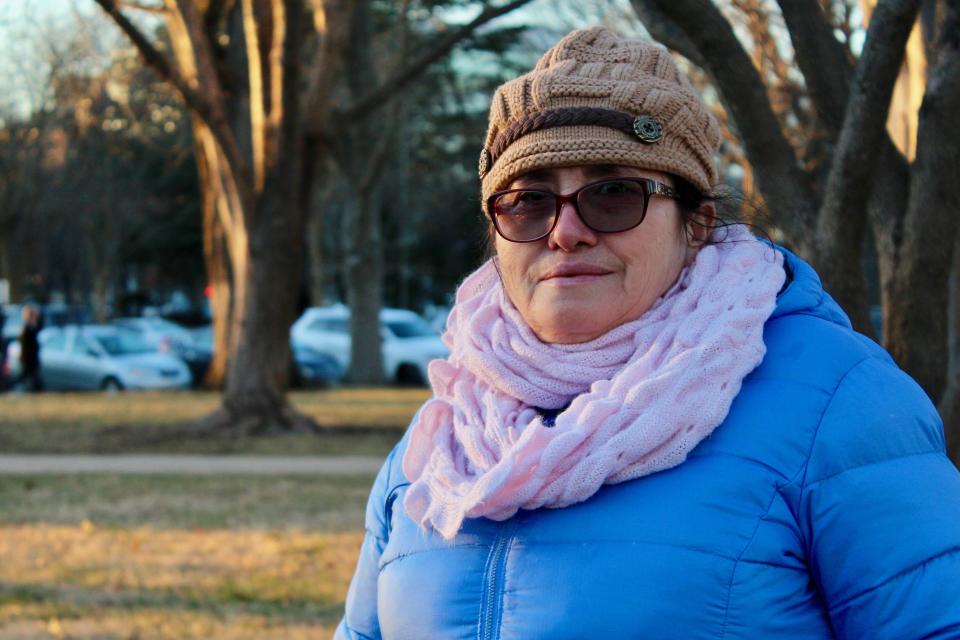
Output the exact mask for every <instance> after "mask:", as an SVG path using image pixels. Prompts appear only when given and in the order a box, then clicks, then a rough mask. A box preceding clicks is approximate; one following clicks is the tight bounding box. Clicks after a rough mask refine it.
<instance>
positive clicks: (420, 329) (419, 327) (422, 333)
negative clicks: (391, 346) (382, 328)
mask: <svg viewBox="0 0 960 640" xmlns="http://www.w3.org/2000/svg"><path fill="white" fill-rule="evenodd" d="M385 324H386V325H387V326H388V327H389V328H390V331H392V332H393V335H395V336H397V337H398V338H424V337H428V336H435V335H437V332H436V331H434V330H433V329H431V328H430V325H428V324H427V323H426V321H425V320H420V319H418V318H410V319H408V320H387V321H386V323H385Z"/></svg>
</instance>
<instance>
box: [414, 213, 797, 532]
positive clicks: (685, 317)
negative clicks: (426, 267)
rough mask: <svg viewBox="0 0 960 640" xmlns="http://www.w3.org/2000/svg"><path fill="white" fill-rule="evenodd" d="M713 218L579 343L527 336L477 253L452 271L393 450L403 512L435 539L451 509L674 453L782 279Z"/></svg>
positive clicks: (504, 505) (549, 501)
mask: <svg viewBox="0 0 960 640" xmlns="http://www.w3.org/2000/svg"><path fill="white" fill-rule="evenodd" d="M726 231H727V236H726V237H725V239H724V240H723V241H722V242H719V243H717V244H712V245H707V246H705V247H703V248H702V249H701V250H700V251H699V253H698V255H697V257H696V259H695V260H694V262H693V263H692V264H691V265H690V266H688V267H685V268H684V269H683V270H682V271H681V273H680V275H679V277H678V279H677V282H676V283H675V284H674V285H673V286H672V287H671V288H670V289H669V290H668V291H667V292H666V293H665V294H664V295H663V296H661V298H660V299H659V300H658V301H657V302H656V303H655V304H654V306H653V307H651V308H650V309H649V310H648V311H647V312H646V313H644V314H643V315H642V316H641V317H640V318H639V319H638V320H635V321H632V322H628V323H625V324H622V325H620V326H619V327H616V328H615V329H613V330H612V331H610V332H608V333H606V334H604V335H603V336H601V337H599V338H596V339H595V340H592V341H590V342H585V343H580V344H547V343H543V342H541V341H540V340H539V339H538V338H537V336H536V335H535V334H534V333H533V331H532V330H531V329H530V328H529V327H528V326H527V324H526V323H525V322H524V320H523V318H522V317H521V316H520V313H519V312H518V311H517V309H516V308H515V307H514V306H513V304H512V303H511V302H510V300H509V298H508V297H507V294H506V292H505V291H504V289H503V287H502V285H501V282H500V278H499V275H498V274H497V271H496V268H495V266H494V265H493V264H492V262H491V261H488V262H486V263H485V264H484V265H483V266H481V267H480V268H479V269H478V270H477V271H475V272H473V273H472V274H471V275H470V276H468V277H467V278H466V280H464V282H463V283H462V284H461V285H460V287H459V288H458V290H457V295H456V300H455V304H454V307H453V309H452V310H451V312H450V316H449V318H448V320H447V331H446V333H445V334H444V336H443V340H444V342H445V343H446V345H447V346H448V347H449V348H450V356H449V357H448V358H447V359H446V360H434V361H433V362H432V363H430V366H429V368H428V375H429V378H430V385H431V387H432V389H433V394H434V396H433V398H432V399H430V400H429V401H427V403H426V404H425V405H424V406H423V408H422V409H421V411H420V413H419V414H418V417H417V419H416V423H415V424H414V425H413V426H412V427H411V432H410V435H409V442H408V446H407V450H406V453H405V454H404V457H403V471H404V473H405V474H406V476H407V478H408V479H409V480H410V482H411V484H410V486H409V488H408V490H407V495H406V498H405V499H404V503H403V504H404V508H405V509H406V512H407V514H408V515H409V516H410V517H411V518H412V519H413V520H414V521H415V522H417V523H419V525H420V526H421V527H422V528H424V529H433V530H435V531H437V532H438V533H440V535H442V536H443V537H444V538H447V539H449V538H452V537H453V536H454V535H456V533H457V531H459V529H460V526H461V524H462V522H463V520H464V518H477V517H486V518H490V519H493V520H506V519H507V518H510V517H511V516H513V515H514V514H515V513H516V512H517V510H518V509H521V508H523V509H538V508H541V507H550V508H559V507H565V506H568V505H571V504H575V503H577V502H582V501H584V500H586V499H587V498H589V497H590V496H592V495H593V494H594V493H596V492H597V490H599V489H600V487H601V486H602V485H603V484H616V483H619V482H625V481H627V480H632V479H634V478H639V477H641V476H645V475H649V474H651V473H655V472H657V471H661V470H664V469H669V468H671V467H674V466H676V465H678V464H680V463H681V462H683V461H684V460H685V459H686V457H687V454H688V453H689V452H690V451H691V450H692V449H693V448H694V447H695V446H696V445H697V444H698V443H699V442H700V441H701V440H703V439H704V438H706V437H707V436H708V435H710V433H711V432H712V431H713V430H714V429H715V428H716V427H717V426H718V425H719V424H720V423H721V422H722V421H723V420H724V418H725V417H726V415H727V412H728V411H729V409H730V404H731V403H732V402H733V399H734V397H736V395H737V393H739V391H740V385H741V381H742V380H743V378H744V377H745V376H746V375H747V374H748V373H750V372H751V371H752V370H753V369H754V368H755V367H757V365H759V364H760V361H761V360H762V359H763V356H764V353H765V352H766V348H765V346H764V344H763V325H764V323H765V322H766V320H767V318H769V317H770V314H771V313H773V309H774V305H775V303H776V297H777V293H778V291H779V290H780V287H781V286H782V285H783V282H784V279H785V274H784V271H783V267H782V264H783V256H782V255H781V254H780V252H778V251H776V250H775V249H773V248H772V247H770V246H769V245H766V244H764V243H761V242H759V241H758V240H756V239H755V238H754V237H753V236H752V235H751V234H750V232H749V231H748V230H747V228H746V227H744V226H740V225H738V226H735V227H729V228H727V229H726ZM564 407H565V408H564ZM560 408H563V410H562V411H560V412H559V414H556V417H555V422H554V416H553V415H552V414H550V413H549V412H544V410H545V409H547V410H549V409H554V410H556V409H560ZM538 409H539V410H538ZM545 413H546V416H545V415H544V414H545ZM551 424H552V426H550V425H551Z"/></svg>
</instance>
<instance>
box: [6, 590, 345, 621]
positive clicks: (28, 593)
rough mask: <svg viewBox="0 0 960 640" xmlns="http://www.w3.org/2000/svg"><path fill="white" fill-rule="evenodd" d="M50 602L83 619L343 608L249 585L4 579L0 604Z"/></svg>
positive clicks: (297, 615) (315, 612)
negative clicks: (176, 587) (200, 587)
mask: <svg viewBox="0 0 960 640" xmlns="http://www.w3.org/2000/svg"><path fill="white" fill-rule="evenodd" d="M19 604H32V605H37V604H40V605H48V606H49V607H50V608H51V609H53V610H55V611H56V615H57V616H58V617H60V618H63V619H70V618H74V619H76V618H82V617H87V616H89V615H91V614H92V613H94V612H96V613H97V614H98V615H99V614H102V613H103V612H106V611H110V610H116V611H123V612H124V613H135V612H136V611H138V610H150V611H156V610H158V609H159V610H167V611H182V612H203V613H206V614H210V615H214V616H218V617H224V618H226V617H230V616H234V615H238V614H244V615H251V616H259V617H263V618H268V619H270V620H271V621H274V622H276V621H283V622H287V623H317V624H330V623H331V622H335V621H336V620H337V619H338V618H339V616H340V615H341V613H342V611H343V600H340V599H336V600H334V599H331V600H318V599H313V598H310V599H308V598H302V597H263V596H262V595H260V594H257V593H254V592H252V591H251V590H250V588H249V587H247V586H245V585H240V584H238V583H231V582H229V581H228V582H227V583H225V584H223V585H221V586H220V587H219V588H217V589H215V590H213V591H212V592H207V593H204V594H198V593H191V592H190V591H189V590H185V591H183V592H180V591H173V590H167V589H140V590H136V591H134V590H117V591H113V590H106V589H88V588H82V587H73V586H62V585H55V584H47V583H24V584H13V583H9V582H0V606H2V607H6V606H9V605H19Z"/></svg>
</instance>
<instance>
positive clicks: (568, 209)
mask: <svg viewBox="0 0 960 640" xmlns="http://www.w3.org/2000/svg"><path fill="white" fill-rule="evenodd" d="M608 177H642V178H651V179H653V180H657V181H659V182H662V183H664V184H666V185H668V186H673V184H672V180H671V179H670V178H669V177H668V176H667V175H666V174H664V173H661V172H659V171H646V170H642V169H636V168H633V167H621V166H606V165H585V166H579V167H561V168H556V169H544V170H538V171H534V172H531V173H528V174H525V175H523V176H521V177H519V178H517V179H516V180H514V181H513V182H512V183H511V184H510V185H509V187H508V188H510V189H517V188H521V187H530V188H539V189H548V190H550V191H553V192H554V193H560V194H567V193H571V192H573V191H575V190H577V189H579V188H580V187H581V186H583V185H585V184H587V183H589V182H595V181H597V180H602V179H604V178H608ZM495 242H496V251H497V256H498V261H499V267H500V274H501V277H502V280H503V286H504V288H505V289H506V292H507V295H509V296H510V300H511V301H512V302H513V304H514V306H516V308H517V309H518V310H519V311H520V314H521V315H522V316H523V318H524V320H526V322H527V324H528V325H529V326H530V328H532V329H533V331H534V333H536V334H537V336H538V337H539V338H540V340H542V341H543V342H552V343H564V344H570V343H577V342H587V341H589V340H593V339H594V338H598V337H599V336H601V335H603V334H605V333H607V332H608V331H610V330H611V329H614V328H616V327H617V326H619V325H621V324H623V323H625V322H630V321H631V320H636V319H637V318H639V317H640V316H641V315H643V313H644V312H645V311H647V310H648V309H649V308H650V307H652V306H653V304H654V303H655V302H656V301H657V299H658V298H659V297H660V296H661V295H663V294H664V293H665V292H666V291H667V289H669V288H670V287H671V286H672V285H673V284H674V283H675V282H676V280H677V277H678V276H679V274H680V270H681V269H682V268H683V266H684V264H687V263H688V261H692V259H693V257H694V256H695V255H696V249H695V248H693V247H691V246H689V245H688V243H687V238H686V235H685V234H684V232H683V226H682V222H681V219H680V211H679V209H678V208H677V203H676V201H675V200H673V199H671V198H665V197H661V196H653V197H651V198H650V202H649V205H648V207H647V214H646V217H645V218H644V220H643V223H641V224H640V225H639V226H637V227H634V228H633V229H630V230H628V231H622V232H620V233H598V232H595V231H591V230H590V229H589V228H587V227H586V226H585V225H584V224H583V222H582V221H581V220H580V218H579V216H577V214H576V212H575V211H574V208H573V204H572V203H566V204H565V205H564V206H563V209H562V211H561V212H560V219H559V220H558V221H557V225H556V227H555V228H554V229H553V231H552V232H551V233H550V235H549V236H547V237H546V238H543V239H542V240H538V241H536V242H529V243H517V242H510V241H508V240H504V239H503V238H502V237H500V236H499V235H497V236H496V240H495Z"/></svg>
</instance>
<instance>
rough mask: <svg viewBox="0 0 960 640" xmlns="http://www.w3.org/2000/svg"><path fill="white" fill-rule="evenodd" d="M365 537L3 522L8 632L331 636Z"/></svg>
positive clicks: (0, 555)
mask: <svg viewBox="0 0 960 640" xmlns="http://www.w3.org/2000/svg"><path fill="white" fill-rule="evenodd" d="M361 536H362V534H361V533H359V532H353V533H323V532H307V531H302V530H298V529H290V530H283V531H255V530H201V529H194V530H156V529H153V528H136V529H130V530H117V529H102V528H99V527H96V526H94V525H92V524H90V523H89V522H82V523H80V524H79V525H72V526H66V525H46V524H33V525H19V526H6V527H2V528H0V636H2V637H3V638H5V639H8V638H9V639H13V638H51V637H52V638H78V639H79V638H84V639H87V638H89V639H93V638H98V639H99V638H118V639H119V638H128V639H133V638H138V639H145V640H146V639H157V640H172V639H173V638H223V639H229V640H241V639H244V640H246V639H251V640H252V639H254V638H256V639H258V640H259V639H269V638H277V639H281V638H283V639H290V640H295V639H298V638H326V637H330V635H331V633H332V631H333V628H334V626H335V625H336V623H337V620H338V618H339V616H340V613H341V610H342V602H343V599H344V597H345V594H346V589H347V585H348V582H349V579H350V576H351V574H352V571H353V567H354V562H355V558H356V553H357V550H358V548H359V545H360V541H361Z"/></svg>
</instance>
